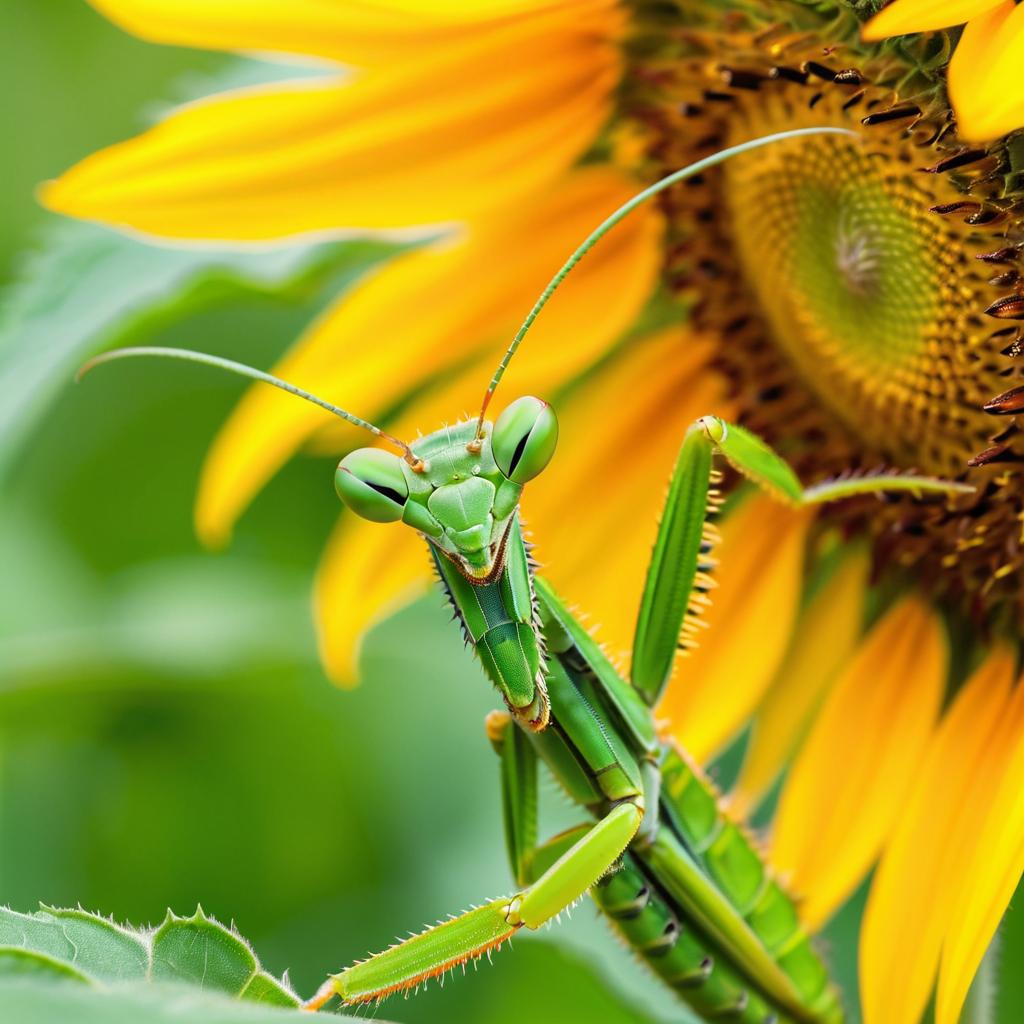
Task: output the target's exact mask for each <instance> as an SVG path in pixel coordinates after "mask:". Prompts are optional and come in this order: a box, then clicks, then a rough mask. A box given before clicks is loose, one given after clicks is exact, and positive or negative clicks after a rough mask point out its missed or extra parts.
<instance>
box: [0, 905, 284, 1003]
mask: <svg viewBox="0 0 1024 1024" xmlns="http://www.w3.org/2000/svg"><path fill="white" fill-rule="evenodd" d="M0 965H2V966H0V971H2V972H3V973H4V974H5V975H7V976H12V975H18V974H36V973H38V972H39V971H41V970H43V971H49V972H50V973H56V972H57V971H61V968H63V970H62V971H61V973H62V976H64V977H74V978H75V979H76V980H80V981H83V982H86V983H88V984H95V985H104V984H109V983H113V982H124V981H135V982H141V981H155V982H182V983H185V984H188V985H192V986H195V987H196V988H200V989H212V990H214V991H217V992H223V993H224V994H226V995H231V996H236V997H238V998H240V999H248V1000H252V1001H255V1002H272V1003H274V1004H275V1005H277V1006H298V1005H299V1003H300V1002H301V1000H300V999H299V997H298V996H297V995H296V994H295V993H294V992H292V991H291V989H290V988H289V987H288V984H287V982H286V981H278V980H277V979H276V978H274V977H272V976H271V975H269V974H268V973H267V972H266V971H264V970H263V968H262V967H261V966H260V962H259V960H258V959H257V958H256V954H255V953H254V952H253V951H252V947H251V946H249V944H248V943H247V942H246V941H245V940H244V939H243V938H242V937H241V936H240V935H239V934H238V933H237V932H236V931H234V930H233V929H228V928H225V927H224V925H222V924H220V923H219V922H217V921H215V920H214V919H213V918H210V917H207V916H206V915H205V914H204V913H203V910H202V908H201V907H200V908H198V909H197V910H196V912H195V913H194V914H193V915H192V916H191V917H176V916H175V915H174V914H172V913H170V912H168V914H167V917H166V919H165V920H164V923H163V924H162V925H160V927H159V928H157V929H156V930H155V931H141V930H138V929H133V928H129V927H126V926H123V925H119V924H115V923H114V922H113V921H111V920H109V919H108V918H105V917H100V916H99V915H98V914H90V913H88V912H87V911H84V910H58V909H55V908H44V909H42V910H40V911H38V912H37V913H35V914H19V913H16V912H15V911H13V910H10V909H7V908H2V909H0ZM253 982H256V984H255V985H254V984H253Z"/></svg>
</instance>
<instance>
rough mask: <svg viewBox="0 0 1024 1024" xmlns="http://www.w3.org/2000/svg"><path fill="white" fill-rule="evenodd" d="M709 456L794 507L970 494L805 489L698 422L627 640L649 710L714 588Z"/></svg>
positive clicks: (932, 486)
mask: <svg viewBox="0 0 1024 1024" xmlns="http://www.w3.org/2000/svg"><path fill="white" fill-rule="evenodd" d="M713 454H719V455H721V456H723V457H724V458H725V460H726V461H727V462H728V463H729V465H731V466H732V467H733V469H735V470H736V471H737V472H739V473H740V474H742V475H743V476H745V477H747V479H749V480H751V481H752V482H753V483H754V484H756V485H757V486H758V487H760V488H761V489H762V490H763V491H765V492H766V493H767V494H769V495H771V496H772V497H774V498H776V499H777V500H779V501H781V502H784V503H786V504H789V505H794V506H805V505H815V504H822V503H824V502H829V501H839V500H841V499H843V498H850V497H855V496H857V495H864V494H880V493H882V492H887V491H903V492H910V493H912V494H915V495H922V494H925V493H945V494H955V493H965V492H970V491H973V490H974V488H973V487H971V486H969V485H967V484H963V483H957V482H955V481H947V480H939V479H936V478H934V477H924V476H915V475H912V474H907V473H897V472H876V473H868V474H863V475H859V476H857V475H854V476H845V477H840V478H839V479H836V480H828V481H825V482H823V483H819V484H816V485H814V486H813V487H808V488H805V487H804V486H803V485H802V484H801V482H800V480H799V479H798V478H797V475H796V474H795V473H794V472H793V470H792V468H791V467H790V466H789V464H788V463H787V462H786V461H785V460H784V459H782V458H781V457H780V456H779V455H777V454H776V453H775V452H774V451H772V449H771V448H769V447H768V445H767V444H765V442H764V441H762V440H761V439H760V438H759V437H757V435H755V434H752V433H750V431H748V430H744V429H743V428H742V427H738V426H735V425H734V424H731V423H726V422H725V420H721V419H719V418H718V417H717V416H704V417H702V418H701V419H699V420H697V421H696V423H694V424H693V425H692V426H691V427H690V429H689V430H688V431H687V432H686V437H685V438H684V440H683V444H682V446H681V448H680V449H679V455H678V457H677V459H676V464H675V469H674V470H673V473H672V481H671V483H670V485H669V492H668V497H667V499H666V501H665V508H664V512H663V513H662V517H661V523H660V525H659V527H658V538H657V541H656V542H655V546H654V553H653V555H652V556H651V562H650V566H649V568H648V571H647V581H646V584H645V586H644V594H643V599H642V601H641V605H640V614H639V616H638V618H637V624H636V634H635V637H634V641H633V663H632V666H631V675H632V679H633V684H634V685H635V687H636V689H637V690H638V691H639V693H640V695H641V696H642V697H643V699H644V700H645V701H646V702H647V704H648V705H650V706H652V707H653V706H654V705H655V704H657V702H658V700H659V698H660V697H661V694H662V691H663V690H664V688H665V685H666V683H667V682H668V679H669V676H670V675H671V672H672V666H673V664H674V662H675V655H676V650H677V648H678V646H679V642H680V636H681V635H682V636H683V643H684V645H685V643H686V642H687V634H688V632H689V630H690V629H691V628H692V627H691V625H690V624H691V623H692V622H693V618H692V617H694V616H697V615H699V613H700V611H701V607H702V605H703V604H705V603H706V602H707V597H706V592H707V590H708V589H709V588H710V587H712V586H713V582H712V580H711V579H710V577H709V576H708V573H709V572H710V570H711V568H712V566H713V562H711V560H710V551H711V547H712V546H713V544H714V542H715V539H716V535H715V532H714V529H713V528H712V527H710V526H709V524H708V523H707V522H706V518H707V513H708V510H709V507H713V506H714V501H715V494H714V492H713V491H712V489H711V485H712V482H713V469H712V455H713Z"/></svg>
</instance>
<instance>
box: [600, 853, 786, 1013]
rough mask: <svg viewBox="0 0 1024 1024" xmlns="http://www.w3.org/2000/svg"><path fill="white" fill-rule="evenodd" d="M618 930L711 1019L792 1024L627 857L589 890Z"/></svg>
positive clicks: (650, 964) (631, 945) (689, 1001)
mask: <svg viewBox="0 0 1024 1024" xmlns="http://www.w3.org/2000/svg"><path fill="white" fill-rule="evenodd" d="M591 895H592V896H593V898H594V902H595V903H597V905H598V906H599V907H600V908H601V910H602V911H604V913H605V914H606V915H607V917H608V918H609V920H611V922H612V924H613V926H614V928H615V929H616V931H618V932H619V934H620V935H621V936H622V938H623V939H624V940H625V941H626V942H627V943H628V944H629V946H630V947H631V948H632V949H634V950H635V951H636V952H637V953H638V954H639V955H640V956H641V957H642V958H643V960H644V962H645V963H646V964H647V965H648V966H649V967H650V968H651V970H653V971H654V973H655V974H657V975H658V977H659V978H661V980H662V981H663V982H664V983H665V984H666V985H668V986H669V987H670V988H672V989H673V990H674V991H675V992H677V993H678V994H679V996H680V997H681V998H682V999H683V1000H684V1001H685V1002H686V1003H688V1004H689V1005H690V1006H691V1007H692V1008H693V1010H694V1011H695V1012H696V1013H698V1014H700V1016H701V1017H704V1018H707V1019H718V1018H728V1019H729V1020H732V1021H737V1022H738V1024H790V1022H791V1021H792V1020H793V1018H791V1017H789V1016H787V1015H786V1014H785V1013H784V1012H782V1011H780V1010H777V1009H775V1008H773V1006H772V1005H771V1004H770V1003H769V1002H768V1001H767V1000H766V999H765V998H764V997H763V996H762V995H761V994H760V993H758V992H757V991H756V990H754V989H752V988H751V986H750V985H749V983H748V982H747V981H746V980H745V979H744V978H743V976H742V975H741V974H739V973H738V972H737V971H736V970H735V969H734V968H733V967H731V966H730V964H729V963H728V960H727V959H726V958H724V957H719V956H717V955H716V954H715V952H714V950H713V947H711V946H710V944H709V943H708V941H707V939H706V938H705V937H704V936H703V935H701V934H700V933H698V932H697V931H696V930H695V929H694V928H692V927H691V926H689V925H687V924H683V923H681V922H680V920H679V918H678V917H677V915H676V914H675V913H674V912H673V910H672V908H671V907H670V905H669V903H668V901H667V900H666V899H665V898H664V897H663V896H662V895H661V893H659V892H658V890H657V888H656V887H655V886H654V885H652V883H651V882H650V881H649V880H648V879H647V878H646V877H645V875H644V874H643V872H642V871H641V869H640V867H639V865H638V864H637V863H636V862H635V861H634V860H633V859H632V858H631V857H629V856H627V857H626V858H625V859H624V860H623V863H622V866H621V867H620V868H619V869H618V870H617V871H614V872H612V873H610V874H608V875H605V877H604V878H602V879H601V880H600V881H599V882H598V883H597V885H595V886H594V887H593V889H591Z"/></svg>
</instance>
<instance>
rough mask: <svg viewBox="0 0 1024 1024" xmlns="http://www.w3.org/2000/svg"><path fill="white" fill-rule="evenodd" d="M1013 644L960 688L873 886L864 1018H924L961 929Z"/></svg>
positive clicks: (865, 930) (869, 1022) (895, 1021)
mask: <svg viewBox="0 0 1024 1024" xmlns="http://www.w3.org/2000/svg"><path fill="white" fill-rule="evenodd" d="M1013 668H1014V658H1013V652H1012V651H1010V650H1009V648H998V649H996V650H994V651H993V652H992V653H991V654H990V655H989V657H988V658H987V659H986V661H985V662H984V663H983V664H982V665H981V667H980V668H979V669H978V670H977V671H976V672H975V673H974V674H973V675H972V676H971V678H970V680H968V682H967V683H966V684H965V686H964V688H963V689H962V690H961V692H960V693H959V694H958V696H957V698H956V701H955V702H954V703H953V706H952V707H951V708H950V710H949V712H948V713H947V714H946V716H945V718H944V719H943V721H942V723H941V725H940V726H939V728H938V730H937V732H936V733H935V736H934V738H933V739H932V741H931V743H930V745H929V748H928V751H927V754H926V755H925V757H924V758H923V759H922V761H921V764H920V768H919V770H918V773H917V778H916V780H915V781H914V784H913V787H912V789H911V791H910V793H909V795H908V796H907V798H906V800H905V801H904V803H903V807H902V809H901V810H900V813H899V816H898V819H897V821H896V824H895V831H894V832H893V834H892V835H891V837H890V838H889V840H888V842H887V843H886V847H885V852H884V854H883V856H882V859H881V862H880V863H879V866H878V869H877V871H876V872H875V877H874V879H873V880H872V883H871V893H870V896H869V898H868V904H867V910H866V911H865V914H864V923H863V925H862V927H861V933H860V979H861V1005H862V1008H863V1013H864V1021H865V1024H918V1021H919V1020H920V1019H921V1015H922V1014H923V1013H924V1009H925V1007H926V1006H927V1004H928V997H929V995H930V993H931V990H932V984H933V982H934V979H935V971H936V968H937V967H938V963H939V952H940V949H941V946H942V941H943V938H944V937H945V935H946V934H955V933H956V932H958V931H959V930H960V927H961V921H960V919H959V918H958V917H957V918H954V917H953V916H952V912H953V910H954V907H953V901H952V900H951V895H952V893H953V890H954V888H955V886H954V884H953V880H954V879H956V878H957V877H958V876H959V872H958V871H957V865H958V861H959V859H960V858H961V857H962V851H965V850H967V849H969V848H973V845H974V840H975V837H976V836H977V832H976V830H975V826H976V823H972V821H971V818H972V816H974V813H975V809H976V808H977V807H978V806H979V804H982V805H983V804H986V803H987V802H986V801H985V794H984V789H983V788H982V787H980V786H979V785H978V783H979V779H978V771H979V769H980V767H981V765H982V764H983V762H984V759H985V756H986V752H987V751H988V750H989V748H990V745H991V743H992V741H993V738H994V736H995V734H996V733H997V732H998V730H999V728H1000V726H1001V724H1002V722H1003V718H1004V714H1005V711H1006V703H1007V699H1008V698H1009V695H1010V687H1011V685H1012V683H1013Z"/></svg>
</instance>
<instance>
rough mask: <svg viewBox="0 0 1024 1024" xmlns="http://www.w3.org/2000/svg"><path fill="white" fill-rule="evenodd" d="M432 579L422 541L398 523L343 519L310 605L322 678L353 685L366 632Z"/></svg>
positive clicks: (330, 544) (349, 516)
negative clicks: (324, 675)
mask: <svg viewBox="0 0 1024 1024" xmlns="http://www.w3.org/2000/svg"><path fill="white" fill-rule="evenodd" d="M432 579H433V577H432V575H431V572H430V562H429V557H428V555H427V551H426V550H425V548H424V544H423V541H422V540H421V539H420V538H419V537H418V536H417V535H416V534H415V533H413V531H412V530H410V529H409V528H408V527H407V526H405V525H403V524H402V523H370V522H367V521H366V520H364V519H360V518H358V517H357V516H354V515H347V514H346V515H344V516H343V517H342V519H341V521H340V522H339V524H338V527H337V529H336V530H335V531H334V534H333V535H332V537H331V539H330V541H329V542H328V544H327V549H326V550H325V551H324V555H323V558H322V559H321V562H320V569H319V571H318V573H317V579H316V589H315V601H316V619H317V625H318V631H319V640H320V656H321V659H322V660H323V663H324V667H325V668H326V670H327V674H328V675H329V676H330V677H331V678H332V679H333V680H334V681H335V682H338V683H341V684H343V685H352V684H353V683H355V682H356V681H357V678H358V667H359V649H360V645H361V643H362V639H363V637H364V636H365V635H366V632H367V631H368V630H369V629H370V628H371V627H372V626H374V625H375V624H376V623H378V622H381V621H383V620H384V619H386V618H387V617H388V616H389V615H391V614H392V613H393V612H395V611H397V610H398V609H399V608H402V607H404V606H405V605H407V604H409V603H410V602H411V601H413V600H415V599H416V598H417V597H419V596H420V595H421V594H423V593H425V592H426V589H427V587H428V586H429V585H430V583H431V581H432Z"/></svg>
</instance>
